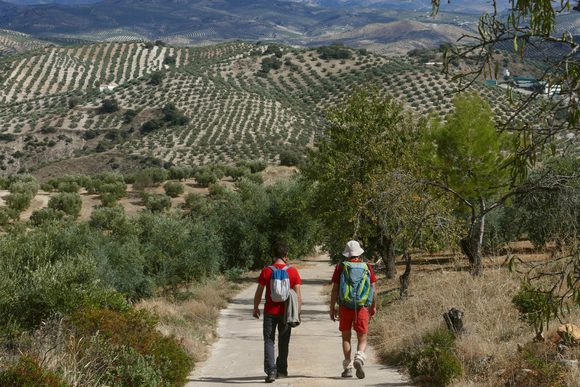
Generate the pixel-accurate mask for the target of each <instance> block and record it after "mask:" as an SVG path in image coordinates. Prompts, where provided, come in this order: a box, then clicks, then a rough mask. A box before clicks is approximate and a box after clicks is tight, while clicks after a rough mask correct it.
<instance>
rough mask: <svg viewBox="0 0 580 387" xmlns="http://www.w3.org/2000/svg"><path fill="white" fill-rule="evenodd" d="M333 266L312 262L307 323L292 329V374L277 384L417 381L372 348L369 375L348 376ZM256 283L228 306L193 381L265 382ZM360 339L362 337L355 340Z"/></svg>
mask: <svg viewBox="0 0 580 387" xmlns="http://www.w3.org/2000/svg"><path fill="white" fill-rule="evenodd" d="M332 270H333V266H332V265H331V264H330V261H328V260H327V258H326V257H324V256H323V257H317V258H313V259H311V260H309V261H307V264H306V267H304V268H302V269H300V275H301V277H302V297H303V299H304V304H303V307H302V324H301V325H300V326H299V327H298V328H295V329H293V330H292V337H291V339H290V357H289V359H288V373H289V376H288V378H280V379H278V380H276V381H275V382H274V383H273V384H272V385H273V386H347V385H350V386H354V385H357V386H392V387H394V386H411V384H409V382H407V381H406V380H405V378H404V377H403V376H402V375H401V374H399V373H398V372H397V371H396V370H395V369H392V368H388V367H385V366H382V365H380V364H377V362H376V361H375V358H374V355H373V353H372V350H371V348H367V365H366V366H365V371H366V378H365V379H362V380H359V379H357V378H356V377H354V378H352V379H343V378H341V377H340V373H341V372H342V349H341V341H340V332H339V331H338V323H337V322H336V323H333V322H332V321H330V318H329V317H328V306H327V304H326V296H324V295H323V294H322V288H323V285H324V284H326V283H328V282H329V280H330V277H331V276H332ZM254 292H255V286H251V287H249V288H247V289H245V290H244V291H242V292H241V293H240V294H238V295H237V296H236V297H235V299H234V300H233V301H232V303H231V304H230V305H229V306H228V308H227V309H224V310H222V313H221V316H220V320H219V324H218V335H219V337H220V338H219V340H218V341H217V342H216V343H215V344H214V346H213V347H212V350H211V355H210V357H209V359H208V360H207V361H206V362H204V363H201V364H198V365H197V367H196V369H195V370H194V372H193V373H192V374H191V375H190V378H189V380H190V381H189V383H188V384H187V386H227V385H232V384H243V385H247V386H264V385H265V383H264V377H265V374H264V371H263V356H264V345H263V339H262V320H261V319H260V320H256V319H254V318H252V308H253V298H254ZM354 342H356V339H355V340H354Z"/></svg>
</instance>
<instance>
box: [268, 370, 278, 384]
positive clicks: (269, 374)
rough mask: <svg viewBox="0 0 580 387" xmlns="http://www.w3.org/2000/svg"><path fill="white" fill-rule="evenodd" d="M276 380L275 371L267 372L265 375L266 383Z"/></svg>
mask: <svg viewBox="0 0 580 387" xmlns="http://www.w3.org/2000/svg"><path fill="white" fill-rule="evenodd" d="M274 381H276V371H270V372H268V376H266V383H272V382H274Z"/></svg>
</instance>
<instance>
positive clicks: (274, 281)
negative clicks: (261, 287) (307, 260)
mask: <svg viewBox="0 0 580 387" xmlns="http://www.w3.org/2000/svg"><path fill="white" fill-rule="evenodd" d="M269 267H270V269H271V270H272V276H271V277H270V298H271V299H272V301H274V302H285V301H286V300H287V299H288V296H289V294H290V276H288V271H287V270H288V268H289V267H290V266H284V267H283V268H282V269H278V268H276V266H274V265H272V266H269Z"/></svg>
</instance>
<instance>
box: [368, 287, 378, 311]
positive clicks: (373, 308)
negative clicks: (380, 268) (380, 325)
mask: <svg viewBox="0 0 580 387" xmlns="http://www.w3.org/2000/svg"><path fill="white" fill-rule="evenodd" d="M372 286H373V302H372V303H371V307H370V309H369V314H370V316H371V317H373V316H374V315H375V314H377V294H379V291H378V287H379V284H378V283H377V282H375V283H373V284H372Z"/></svg>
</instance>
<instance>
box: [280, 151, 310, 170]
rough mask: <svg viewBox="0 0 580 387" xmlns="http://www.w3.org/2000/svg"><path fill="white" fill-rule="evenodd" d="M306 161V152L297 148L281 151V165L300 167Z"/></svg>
mask: <svg viewBox="0 0 580 387" xmlns="http://www.w3.org/2000/svg"><path fill="white" fill-rule="evenodd" d="M305 161H306V157H305V155H304V152H301V151H299V150H296V149H285V150H283V151H281V152H280V165H285V166H288V167H291V166H296V167H300V166H302V164H304V162H305Z"/></svg>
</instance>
